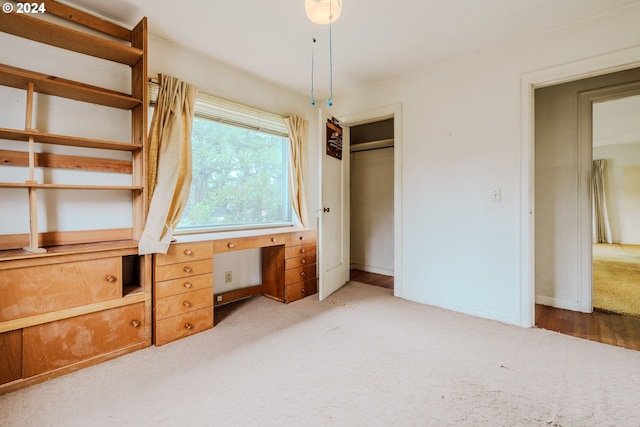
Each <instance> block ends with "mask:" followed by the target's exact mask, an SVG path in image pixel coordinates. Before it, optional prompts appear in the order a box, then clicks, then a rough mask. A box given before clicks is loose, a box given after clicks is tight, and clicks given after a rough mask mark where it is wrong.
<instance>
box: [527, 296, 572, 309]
mask: <svg viewBox="0 0 640 427" xmlns="http://www.w3.org/2000/svg"><path fill="white" fill-rule="evenodd" d="M536 304H542V305H548V306H550V307H555V308H562V309H565V310H572V311H580V310H579V308H580V304H579V303H578V302H577V301H570V300H566V299H560V298H553V297H548V296H543V295H536Z"/></svg>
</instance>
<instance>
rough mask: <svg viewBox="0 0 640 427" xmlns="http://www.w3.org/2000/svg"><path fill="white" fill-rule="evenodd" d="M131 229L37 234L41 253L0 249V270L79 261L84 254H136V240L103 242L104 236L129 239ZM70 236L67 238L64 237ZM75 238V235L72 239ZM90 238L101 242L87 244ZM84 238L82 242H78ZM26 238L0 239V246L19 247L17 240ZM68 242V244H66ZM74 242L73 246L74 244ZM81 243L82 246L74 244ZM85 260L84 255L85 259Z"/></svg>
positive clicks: (0, 237)
mask: <svg viewBox="0 0 640 427" xmlns="http://www.w3.org/2000/svg"><path fill="white" fill-rule="evenodd" d="M131 234H132V230H131V229H112V230H87V231H68V232H49V233H40V234H39V236H38V237H39V239H38V240H39V243H40V244H41V245H40V246H41V247H43V248H45V249H46V250H47V252H46V253H43V254H34V253H31V252H27V251H25V250H24V249H4V248H3V249H2V250H0V261H3V263H0V271H2V270H3V269H7V268H22V267H32V266H37V265H44V264H51V263H52V260H51V258H55V259H56V260H57V261H59V262H60V263H64V262H73V261H76V260H82V259H84V258H82V257H83V256H85V254H87V253H93V252H104V251H117V255H118V256H125V255H136V254H137V253H138V241H137V240H132V239H127V238H125V239H119V240H109V241H107V240H104V239H106V238H111V237H107V236H108V235H113V236H114V237H129V236H131ZM67 235H70V237H67ZM76 236H78V237H77V238H76ZM87 236H89V237H88V238H87ZM92 236H97V238H100V239H102V240H101V241H96V242H88V241H87V240H94V239H92ZM82 237H84V240H82ZM28 238H29V235H28V234H24V235H23V234H14V235H4V236H0V247H7V246H13V247H19V244H18V242H19V241H20V240H26V239H28ZM67 242H71V243H67ZM74 242H75V243H74ZM78 242H82V243H78ZM85 258H86V256H85Z"/></svg>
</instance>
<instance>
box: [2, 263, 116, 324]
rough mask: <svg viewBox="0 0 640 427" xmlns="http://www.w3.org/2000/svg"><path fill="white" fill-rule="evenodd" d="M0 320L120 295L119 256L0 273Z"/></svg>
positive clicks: (114, 297)
mask: <svg viewBox="0 0 640 427" xmlns="http://www.w3.org/2000/svg"><path fill="white" fill-rule="evenodd" d="M0 296H1V297H0V321H4V320H11V319H17V318H20V317H25V316H32V315H35V314H42V313H49V312H52V311H57V310H62V309H65V308H70V307H79V306H81V305H85V304H92V303H96V302H101V301H107V300H111V299H116V298H121V297H122V257H111V258H102V259H93V260H87V261H75V262H69V263H63V264H51V265H41V266H37V267H27V268H16V269H10V270H4V271H2V272H1V273H0Z"/></svg>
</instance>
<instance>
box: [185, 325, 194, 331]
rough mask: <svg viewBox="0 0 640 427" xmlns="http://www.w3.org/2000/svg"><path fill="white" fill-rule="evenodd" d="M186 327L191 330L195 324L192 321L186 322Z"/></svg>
mask: <svg viewBox="0 0 640 427" xmlns="http://www.w3.org/2000/svg"><path fill="white" fill-rule="evenodd" d="M184 328H185V329H189V330H190V329H193V325H192V324H191V323H185V324H184Z"/></svg>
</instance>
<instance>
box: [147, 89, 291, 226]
mask: <svg viewBox="0 0 640 427" xmlns="http://www.w3.org/2000/svg"><path fill="white" fill-rule="evenodd" d="M153 90H155V91H156V93H154V92H153ZM153 90H152V91H151V99H152V100H155V99H156V97H157V86H155V88H154V89H153ZM191 144H192V147H191V150H192V175H193V181H192V183H191V192H190V194H189V201H188V203H187V206H186V208H185V211H184V213H183V215H182V219H181V221H180V224H178V227H177V229H176V231H177V232H178V233H179V232H198V231H206V230H215V229H229V228H257V227H269V226H277V225H291V224H292V219H291V215H292V213H291V211H292V210H291V204H290V203H289V189H288V170H289V169H288V161H289V158H288V157H289V154H288V153H289V146H288V144H289V139H288V135H287V128H286V126H285V124H284V120H283V117H281V116H278V115H276V114H271V113H267V112H264V111H261V110H257V109H253V108H251V107H247V106H244V105H240V104H236V103H232V102H230V101H226V100H222V99H219V98H215V97H212V96H209V95H204V94H199V95H198V98H197V100H196V107H195V117H194V120H193V127H192V131H191Z"/></svg>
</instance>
